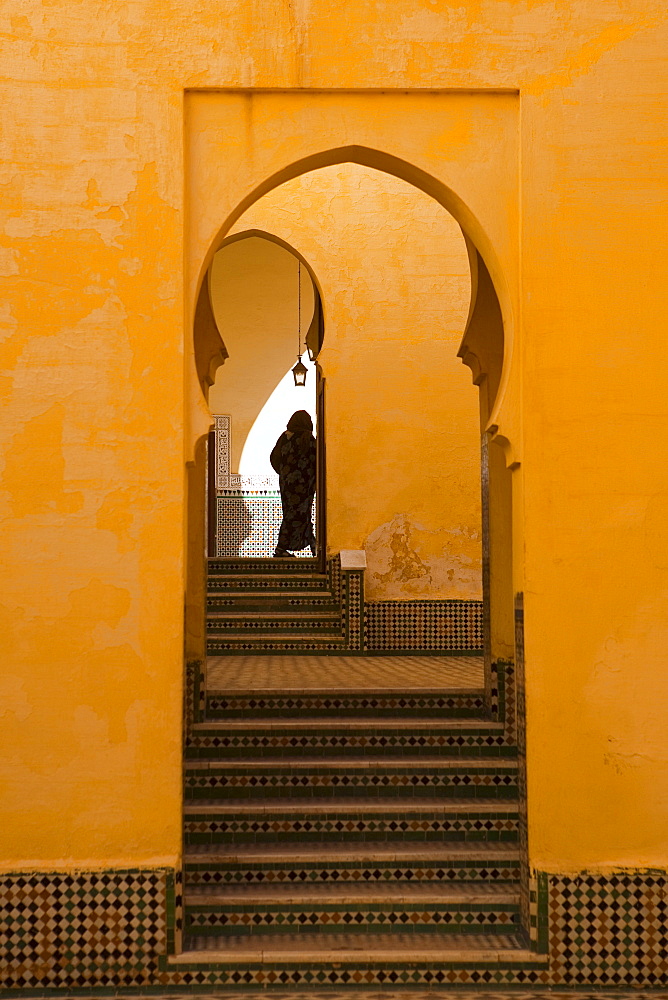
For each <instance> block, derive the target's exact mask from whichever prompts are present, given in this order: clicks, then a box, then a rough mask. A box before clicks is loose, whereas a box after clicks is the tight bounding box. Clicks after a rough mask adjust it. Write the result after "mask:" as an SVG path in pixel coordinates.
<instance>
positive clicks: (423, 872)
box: [184, 862, 520, 890]
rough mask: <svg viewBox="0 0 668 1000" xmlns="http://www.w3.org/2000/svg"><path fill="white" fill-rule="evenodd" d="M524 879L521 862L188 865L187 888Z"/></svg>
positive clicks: (494, 882) (509, 881)
mask: <svg viewBox="0 0 668 1000" xmlns="http://www.w3.org/2000/svg"><path fill="white" fill-rule="evenodd" d="M519 877H520V870H519V862H518V863H517V864H516V865H514V866H512V865H504V864H503V863H501V864H500V865H498V866H493V865H490V864H489V863H488V864H480V865H479V866H474V865H470V864H469V865H466V866H462V867H460V868H452V867H449V866H444V867H442V868H438V867H437V868H424V867H420V866H418V865H415V866H411V867H408V866H406V865H397V864H396V863H394V864H385V865H381V864H374V865H372V866H368V867H366V866H364V865H356V866H354V867H351V868H345V867H343V866H341V865H336V866H335V867H332V866H331V865H328V864H327V863H320V864H318V865H314V866H310V867H306V866H304V865H299V866H296V867H293V868H270V867H268V866H262V867H258V868H249V867H247V866H246V865H238V866H233V865H229V864H227V865H220V866H216V867H214V866H201V865H199V866H194V865H189V864H186V866H185V873H184V878H185V885H186V887H190V888H213V887H217V886H219V887H221V888H224V887H225V886H234V885H264V886H271V885H294V886H295V887H296V888H297V887H299V886H304V887H308V886H312V885H323V886H327V885H350V886H351V887H352V886H355V885H373V884H376V885H387V884H388V883H391V884H392V885H396V886H397V889H398V890H400V888H401V886H402V885H404V884H406V885H419V884H427V885H480V884H490V885H501V884H504V885H505V884H508V885H509V886H515V885H516V884H517V882H518V880H519Z"/></svg>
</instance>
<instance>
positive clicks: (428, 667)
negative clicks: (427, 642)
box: [207, 655, 484, 692]
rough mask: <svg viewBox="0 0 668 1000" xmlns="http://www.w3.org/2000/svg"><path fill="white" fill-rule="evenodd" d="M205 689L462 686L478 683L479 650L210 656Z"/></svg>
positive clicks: (427, 688) (451, 688)
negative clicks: (475, 652) (427, 653)
mask: <svg viewBox="0 0 668 1000" xmlns="http://www.w3.org/2000/svg"><path fill="white" fill-rule="evenodd" d="M207 675H208V676H207V687H208V688H209V690H224V691H228V692H233V691H249V690H262V691H282V692H285V691H287V690H289V691H340V690H342V689H343V690H350V691H364V692H367V691H377V690H383V691H387V690H402V691H405V690H411V691H422V690H425V691H434V690H448V691H468V690H479V689H481V688H482V687H483V686H484V678H483V660H482V656H271V655H263V656H210V657H209V659H208V662H207Z"/></svg>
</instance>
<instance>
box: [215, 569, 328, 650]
mask: <svg viewBox="0 0 668 1000" xmlns="http://www.w3.org/2000/svg"><path fill="white" fill-rule="evenodd" d="M340 578H341V574H340V571H339V570H338V568H337V567H336V566H335V565H330V567H329V568H328V571H327V572H324V573H323V572H321V571H320V569H319V565H318V563H317V561H316V560H315V559H297V558H293V559H291V558H284V559H210V560H209V580H208V594H207V652H208V653H209V655H213V656H215V655H225V654H227V653H231V654H234V653H244V652H248V653H253V652H268V653H269V652H294V651H295V650H303V651H304V652H314V653H333V652H337V651H340V650H343V649H345V648H346V627H345V621H344V616H343V614H342V607H341V593H340Z"/></svg>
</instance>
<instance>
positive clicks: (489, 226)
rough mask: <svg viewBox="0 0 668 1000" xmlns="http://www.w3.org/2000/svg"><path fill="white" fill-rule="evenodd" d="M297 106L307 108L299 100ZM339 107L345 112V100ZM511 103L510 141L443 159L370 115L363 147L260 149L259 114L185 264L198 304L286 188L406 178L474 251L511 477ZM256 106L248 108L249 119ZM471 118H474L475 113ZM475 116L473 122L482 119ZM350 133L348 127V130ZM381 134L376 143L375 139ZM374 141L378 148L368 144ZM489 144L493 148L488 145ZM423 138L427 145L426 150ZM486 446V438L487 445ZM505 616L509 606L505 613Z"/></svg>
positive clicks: (301, 140) (507, 524) (488, 368)
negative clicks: (291, 183)
mask: <svg viewBox="0 0 668 1000" xmlns="http://www.w3.org/2000/svg"><path fill="white" fill-rule="evenodd" d="M506 96H508V95H506ZM303 99H304V101H305V102H306V103H308V101H309V100H310V99H311V98H310V96H309V95H304V98H303ZM395 99H396V95H395ZM271 100H272V98H270V99H269V101H270V102H271ZM299 100H300V101H301V98H299ZM341 100H342V103H345V99H344V98H342V99H341ZM214 103H215V102H214V101H213V99H212V102H211V105H210V107H209V108H208V109H200V110H204V112H205V113H204V115H203V116H202V117H200V118H199V119H198V120H195V119H196V117H197V116H193V119H192V120H193V125H194V126H196V127H194V129H193V133H192V135H193V136H196V141H195V142H194V145H193V150H192V152H193V154H196V155H193V156H192V157H191V162H192V163H195V161H197V162H198V163H199V162H201V161H202V160H204V161H206V160H207V157H208V154H207V140H206V138H205V137H206V134H207V128H206V127H204V126H205V125H206V121H205V119H206V118H207V116H209V119H210V121H211V122H212V121H213V120H214V118H215V117H216V116H215V114H212V115H210V114H209V113H210V112H212V111H213V105H214ZM399 103H400V102H399ZM464 103H468V102H464ZM513 103H514V102H513V101H506V102H505V106H504V107H503V108H501V114H500V116H499V117H498V119H497V124H499V123H500V128H499V130H497V131H498V136H501V133H503V136H502V137H501V138H502V140H503V141H501V140H500V141H498V142H496V141H490V139H489V134H488V133H489V130H488V129H487V128H486V126H484V125H483V127H481V128H479V129H478V128H477V126H478V125H479V124H480V122H478V123H477V124H476V123H475V122H474V123H473V125H472V127H471V128H470V129H468V131H467V130H466V129H463V130H462V131H461V133H460V134H459V137H460V139H461V138H462V137H463V139H462V143H463V145H462V143H460V147H461V148H460V149H459V150H458V151H455V150H454V149H450V150H448V155H447V156H443V155H442V154H443V145H442V142H441V143H440V145H439V143H437V142H432V143H431V145H430V142H431V141H432V140H433V139H434V135H433V130H432V134H431V135H429V133H430V128H431V126H430V124H429V122H427V121H426V118H425V119H424V120H423V122H422V125H423V126H424V128H423V134H422V136H421V140H420V142H418V143H417V144H416V145H415V148H414V149H412V150H410V149H409V148H408V146H410V142H409V143H408V146H407V145H406V144H404V147H403V149H401V148H399V147H401V145H402V144H401V143H397V142H395V141H394V140H392V141H389V142H388V143H387V146H385V144H384V143H383V141H382V140H383V138H384V137H383V136H381V135H379V134H378V131H379V130H378V129H376V127H375V125H374V124H373V123H372V122H371V121H370V119H371V118H373V114H370V115H369V120H368V121H366V122H365V123H364V128H362V129H360V133H361V134H362V133H363V135H361V137H363V138H364V140H366V141H365V142H359V143H354V144H351V143H350V142H349V139H350V137H351V135H354V134H355V129H354V128H352V129H351V128H349V127H344V128H339V127H338V126H339V125H340V121H339V122H338V124H337V125H336V126H333V127H332V128H331V130H329V132H330V135H331V137H332V138H333V137H334V133H337V137H338V136H339V135H340V133H341V132H344V133H345V135H346V138H347V139H348V141H347V142H344V143H334V142H332V143H331V144H328V143H326V142H323V141H322V135H321V134H320V133H318V135H317V138H316V140H315V143H314V141H312V140H311V139H310V138H309V136H308V135H307V133H308V128H307V127H306V126H307V125H308V124H309V123H308V121H307V119H308V118H309V115H304V118H303V120H301V121H300V122H298V123H295V120H294V119H292V120H291V121H290V122H289V125H288V128H289V129H290V130H292V136H291V141H290V142H289V144H288V143H280V142H271V141H270V142H267V141H266V134H265V141H264V142H262V141H261V140H262V136H263V128H266V126H267V118H266V117H265V118H264V120H263V118H262V115H258V116H257V118H255V116H254V115H253V114H251V115H248V113H247V114H246V119H245V122H246V129H247V133H246V134H247V137H248V138H247V141H246V142H245V143H244V142H243V141H242V142H240V144H239V145H240V149H239V150H237V151H236V152H235V154H234V156H233V159H234V163H233V164H232V163H231V164H229V166H228V167H226V170H225V171H223V172H222V174H221V177H222V176H223V174H224V177H223V180H222V181H221V182H220V183H218V182H217V181H214V183H213V184H212V185H210V186H209V188H208V190H206V191H205V186H203V185H202V184H199V187H198V184H197V183H195V184H194V185H193V194H192V200H193V203H195V202H196V201H197V195H198V194H201V195H202V198H203V202H202V204H203V206H204V207H202V210H201V212H199V215H198V220H197V225H193V227H192V230H191V232H190V236H191V239H190V242H189V255H188V260H189V264H190V270H189V281H190V288H191V295H192V296H194V293H195V290H196V289H197V287H198V284H199V282H201V279H202V276H203V274H204V273H205V271H206V269H207V267H208V263H209V261H210V258H211V256H212V254H213V253H214V252H215V250H216V249H217V247H218V246H220V244H221V242H222V240H223V239H224V238H225V237H226V235H227V234H228V233H229V231H230V229H231V227H232V226H233V225H234V224H235V222H236V221H237V220H239V219H240V218H241V216H242V215H243V213H244V212H245V211H246V210H247V209H248V208H249V207H250V206H251V205H253V204H254V203H256V202H257V201H258V200H259V198H261V197H262V196H263V195H264V194H266V193H268V192H269V191H271V190H273V189H275V188H276V187H277V186H279V185H280V184H282V183H284V182H286V181H288V180H290V179H291V178H294V177H297V176H300V175H301V174H303V173H305V172H307V171H310V170H316V169H318V168H320V167H325V166H331V165H333V164H336V163H346V162H353V163H358V164H361V165H363V166H370V167H372V168H374V169H377V170H380V171H381V172H384V173H386V174H391V175H394V176H396V177H399V178H401V179H402V180H403V181H406V182H408V183H409V184H412V185H413V186H415V187H416V188H418V189H419V190H421V191H423V192H424V193H425V194H427V195H429V196H430V197H431V198H433V199H434V200H435V201H436V202H438V204H440V205H441V206H442V207H444V208H445V209H446V210H447V211H449V212H450V214H452V216H453V217H454V218H455V219H456V220H457V222H458V223H459V225H460V226H461V228H462V232H463V233H464V235H465V237H466V239H467V241H468V243H469V246H470V253H471V259H472V288H473V289H474V291H473V292H472V302H471V311H470V320H469V327H468V330H467V335H468V336H469V338H470V334H471V333H472V331H474V330H477V331H478V333H479V334H480V337H481V339H482V340H483V341H486V342H487V349H486V351H483V350H481V351H480V353H478V354H477V355H476V357H477V359H478V361H479V362H480V366H481V369H483V368H484V369H485V370H484V375H485V377H486V378H485V392H484V396H483V394H482V393H481V405H480V421H481V430H482V431H483V432H484V433H485V435H491V436H494V437H495V438H496V440H497V441H498V442H499V443H501V444H502V445H503V448H504V452H501V451H499V452H498V454H500V455H502V457H503V468H504V472H505V466H506V464H508V465H512V466H513V467H517V465H518V463H519V454H520V452H519V444H520V438H519V416H518V408H517V405H516V402H517V398H518V395H517V394H518V392H519V383H518V380H517V373H516V371H514V368H513V350H512V348H513V341H514V322H515V317H516V303H517V284H516V278H517V271H518V260H517V245H518V244H517V240H516V237H517V233H516V230H515V229H514V228H513V227H514V223H515V220H516V213H515V212H514V211H513V205H514V198H515V197H516V188H517V185H516V182H517V161H516V158H514V156H513V149H514V146H513V144H514V142H515V139H514V138H513V137H512V133H513V129H514V128H515V126H516V118H515V116H514V112H515V110H516V108H514V107H513ZM251 106H252V105H247V106H246V111H247V112H248V108H249V107H251ZM397 106H398V105H397ZM460 110H461V109H460ZM469 110H471V108H470V107H469ZM473 111H474V112H475V109H473ZM467 113H468V112H467ZM297 117H298V116H297ZM335 117H336V116H332V118H335ZM464 117H465V115H464ZM472 117H473V118H475V113H473V115H472ZM492 117H493V116H492ZM249 122H250V124H249ZM218 124H220V123H218ZM310 124H312V116H311V121H310ZM349 124H350V122H348V123H347V125H349ZM469 124H471V122H470V121H469ZM474 125H475V127H473V126H474ZM302 126H304V127H303V128H302ZM476 129H477V132H476ZM380 131H382V123H381V128H380ZM374 132H375V134H374V135H373V136H372V135H371V133H374ZM214 133H215V135H216V136H219V135H220V130H219V129H218V130H215V129H212V136H213V134H214ZM297 133H298V134H297ZM474 133H475V135H474V141H470V142H469V138H468V137H470V136H471V135H472V134H474ZM515 134H516V133H515ZM330 135H328V138H329V137H330ZM372 138H373V139H374V140H376V141H369V140H370V139H372ZM485 138H486V141H483V140H485ZM426 139H429V141H425V140H426ZM378 140H380V141H378ZM464 140H465V141H464ZM314 145H315V146H316V147H317V146H318V145H319V146H320V148H314ZM453 145H456V143H454V144H453ZM214 146H215V143H214V142H213V141H212V144H211V149H213V148H214ZM463 147H466V148H465V149H464V148H463ZM217 151H219V147H217ZM295 151H297V152H298V153H299V152H301V151H304V153H305V155H303V156H295ZM439 151H440V152H439ZM237 153H238V155H237ZM460 153H461V155H459V154H460ZM400 154H402V155H400ZM235 157H236V158H235ZM430 167H431V169H429V168H430ZM204 174H206V171H203V172H200V173H199V174H198V171H197V170H196V169H194V170H193V177H198V176H199V178H200V180H201V179H202V177H203V175H204ZM207 176H208V179H209V180H210V179H211V176H212V175H211V173H209V174H208V175H207ZM232 176H234V178H235V180H234V181H232V180H231V178H232ZM195 189H197V190H195ZM221 220H223V221H222V223H221ZM485 275H486V276H487V278H488V279H489V280H488V281H487V280H486V278H485ZM486 293H489V294H488V301H487V306H489V308H487V307H485V308H483V306H484V305H485V299H484V295H485V294H486ZM467 354H468V355H471V356H473V351H471V350H469V351H468V352H467ZM497 362H498V363H497ZM196 425H197V419H196V417H195V420H194V423H193V431H194V432H195V433H196ZM487 440H488V438H487V436H486V437H485V438H484V443H485V444H486V442H487ZM495 454H497V453H495ZM509 482H510V479H509V477H508V476H506V479H505V483H504V488H505V486H508V485H509ZM489 484H490V493H489V497H488V499H489V504H490V508H492V507H495V506H496V505H497V496H500V495H501V490H500V489H497V485H498V483H497V479H496V478H494V477H492V476H490V479H489ZM495 484H496V485H495ZM506 501H508V505H507V506H506V508H505V511H506V513H509V512H510V505H509V501H510V491H509V490H508V491H507V492H506V494H505V499H504V503H505V502H506ZM494 523H497V525H498V524H499V523H501V524H502V530H503V531H505V530H506V529H507V530H508V531H510V530H511V529H512V517H505V514H504V518H502V519H501V520H500V521H497V522H495V520H494V518H492V517H490V518H489V520H488V524H489V526H492V525H493V524H494ZM507 551H508V552H510V553H512V540H511V541H509V543H508V544H507ZM497 568H498V570H499V571H500V572H502V573H504V574H506V575H505V577H504V586H503V588H502V590H503V593H504V594H505V595H506V596H507V595H508V594H510V595H512V593H513V589H514V588H513V582H512V568H513V562H512V558H510V559H508V560H506V561H503V560H500V561H498V562H497ZM518 589H521V587H520V588H518ZM507 610H508V609H507V606H506V607H505V611H507ZM493 613H496V612H493ZM492 696H493V691H492V690H491V686H490V687H489V688H488V708H489V710H490V712H491V713H493V711H494V708H495V704H494V702H493V698H492Z"/></svg>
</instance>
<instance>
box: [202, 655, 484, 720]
mask: <svg viewBox="0 0 668 1000" xmlns="http://www.w3.org/2000/svg"><path fill="white" fill-rule="evenodd" d="M319 659H321V657H319ZM367 662H368V661H367ZM399 710H400V711H401V713H402V715H404V717H406V716H409V715H412V716H415V717H417V718H419V717H420V716H424V715H425V714H428V713H431V712H434V713H439V714H444V715H448V716H449V717H450V718H474V717H475V716H479V715H480V714H481V713H482V711H483V710H484V699H483V696H482V694H473V693H471V694H466V693H463V694H451V695H448V694H442V693H441V692H436V691H435V692H433V693H432V694H429V693H425V694H418V695H415V696H413V697H411V696H410V694H405V693H397V694H394V695H392V694H387V695H383V694H382V693H378V694H367V695H365V694H358V693H356V692H354V691H351V692H350V694H349V695H345V694H343V695H341V694H331V695H329V696H328V695H327V694H324V693H323V694H315V693H314V694H312V695H309V694H306V693H304V694H286V695H280V694H276V695H274V694H271V695H268V694H266V693H264V692H259V693H258V694H253V693H251V692H249V693H247V694H241V693H240V694H238V695H230V694H221V693H216V692H213V693H209V694H208V695H207V710H206V711H207V717H208V718H209V719H223V718H225V719H235V718H246V717H250V716H251V715H252V714H253V713H254V712H258V711H260V712H262V714H263V716H264V717H265V718H282V717H284V716H285V717H287V716H290V715H293V714H294V713H295V712H297V713H299V714H303V715H310V716H311V717H312V718H319V717H323V716H329V715H333V714H335V713H336V714H338V715H339V716H342V715H344V714H346V713H348V712H349V713H354V715H355V716H357V717H359V716H360V715H365V714H366V715H369V717H370V718H378V717H379V716H381V715H382V714H383V713H387V714H396V712H397V711H399Z"/></svg>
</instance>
